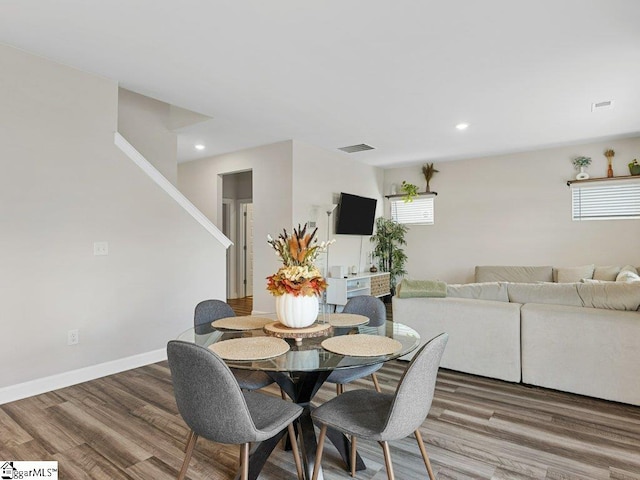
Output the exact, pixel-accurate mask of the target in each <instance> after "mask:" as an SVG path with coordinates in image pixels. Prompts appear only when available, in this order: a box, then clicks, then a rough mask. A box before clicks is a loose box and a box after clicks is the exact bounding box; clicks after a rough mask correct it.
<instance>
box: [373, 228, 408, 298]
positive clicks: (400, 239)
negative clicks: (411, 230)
mask: <svg viewBox="0 0 640 480" xmlns="http://www.w3.org/2000/svg"><path fill="white" fill-rule="evenodd" d="M406 233H407V227H406V226H405V225H402V224H401V223H398V222H395V221H393V220H387V219H386V218H384V217H378V218H377V219H376V232H375V234H373V235H372V236H371V242H372V243H374V244H375V246H374V248H373V255H374V256H375V257H376V258H377V259H378V268H379V269H380V271H381V272H389V273H390V283H391V294H392V295H393V294H395V291H396V283H397V280H398V277H400V276H402V275H405V274H406V273H407V271H406V270H405V268H404V267H405V263H406V261H407V255H406V254H405V253H404V250H403V249H402V248H401V245H406V244H407V242H406V240H405V239H404V236H405V234H406Z"/></svg>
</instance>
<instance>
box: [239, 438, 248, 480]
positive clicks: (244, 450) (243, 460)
mask: <svg viewBox="0 0 640 480" xmlns="http://www.w3.org/2000/svg"><path fill="white" fill-rule="evenodd" d="M240 467H241V468H242V475H241V477H240V478H241V479H242V480H249V444H248V443H243V444H242V445H240Z"/></svg>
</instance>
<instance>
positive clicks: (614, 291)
mask: <svg viewBox="0 0 640 480" xmlns="http://www.w3.org/2000/svg"><path fill="white" fill-rule="evenodd" d="M577 291H578V295H580V298H581V299H582V305H583V306H585V307H590V308H604V309H607V310H630V311H635V310H638V308H639V307H640V283H635V282H634V283H620V282H607V283H598V284H590V283H578V284H577Z"/></svg>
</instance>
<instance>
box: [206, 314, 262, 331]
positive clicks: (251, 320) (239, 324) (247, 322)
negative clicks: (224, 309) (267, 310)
mask: <svg viewBox="0 0 640 480" xmlns="http://www.w3.org/2000/svg"><path fill="white" fill-rule="evenodd" d="M271 322H273V319H272V318H265V317H254V316H251V315H247V316H245V317H226V318H220V319H218V320H215V321H213V322H211V326H212V327H213V328H224V329H226V330H255V329H257V328H262V327H264V326H265V325H266V324H267V323H271Z"/></svg>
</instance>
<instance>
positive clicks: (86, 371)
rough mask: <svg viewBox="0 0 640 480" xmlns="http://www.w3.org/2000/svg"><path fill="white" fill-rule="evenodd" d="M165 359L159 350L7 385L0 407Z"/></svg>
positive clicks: (165, 353)
mask: <svg viewBox="0 0 640 480" xmlns="http://www.w3.org/2000/svg"><path fill="white" fill-rule="evenodd" d="M166 359H167V350H166V349H165V348H161V349H160V350H154V351H152V352H146V353H141V354H138V355H133V356H131V357H126V358H120V359H118V360H113V361H111V362H105V363H100V364H98V365H92V366H90V367H84V368H79V369H77V370H71V371H69V372H64V373H59V374H57V375H51V376H50V377H44V378H38V379H36V380H31V381H29V382H24V383H18V384H16V385H9V386H8V387H4V388H0V405H2V404H4V403H9V402H13V401H15V400H20V399H22V398H27V397H32V396H34V395H39V394H41V393H46V392H51V391H52V390H58V389H59V388H64V387H69V386H71V385H76V384H78V383H82V382H87V381H89V380H95V379H96V378H100V377H106V376H107V375H113V374H114V373H119V372H124V371H125V370H131V369H132V368H138V367H142V366H144V365H149V364H151V363H156V362H161V361H163V360H166Z"/></svg>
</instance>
